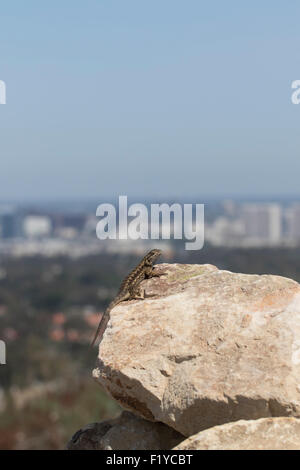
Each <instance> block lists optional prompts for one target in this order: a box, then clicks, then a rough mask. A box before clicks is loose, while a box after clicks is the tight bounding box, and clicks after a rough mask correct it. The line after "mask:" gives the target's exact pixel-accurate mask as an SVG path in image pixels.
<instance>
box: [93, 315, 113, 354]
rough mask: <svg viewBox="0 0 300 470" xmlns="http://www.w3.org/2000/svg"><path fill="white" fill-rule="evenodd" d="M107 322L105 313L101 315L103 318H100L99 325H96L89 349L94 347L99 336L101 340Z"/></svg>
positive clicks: (107, 318)
mask: <svg viewBox="0 0 300 470" xmlns="http://www.w3.org/2000/svg"><path fill="white" fill-rule="evenodd" d="M108 321H109V311H106V312H104V314H103V316H102V318H101V320H100V323H99V325H98V328H97V331H96V334H95V336H94V339H93V341H92V342H91V345H90V347H91V348H92V347H93V346H94V344H95V342H96V340H97V338H98V336H99V338H100V339H101V338H102V336H103V333H104V331H105V329H106V326H107V323H108Z"/></svg>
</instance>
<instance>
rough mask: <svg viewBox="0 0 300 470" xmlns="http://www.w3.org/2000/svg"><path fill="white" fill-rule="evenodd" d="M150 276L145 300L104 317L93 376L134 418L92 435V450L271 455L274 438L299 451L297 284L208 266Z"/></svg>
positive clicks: (175, 268) (299, 289)
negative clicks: (237, 451) (207, 450)
mask: <svg viewBox="0 0 300 470" xmlns="http://www.w3.org/2000/svg"><path fill="white" fill-rule="evenodd" d="M156 269H158V270H161V271H163V272H164V273H165V274H166V275H165V276H161V277H160V278H153V279H150V280H146V281H144V283H143V284H144V285H143V286H142V287H143V288H144V289H145V294H146V299H145V300H143V301H139V300H136V301H130V302H123V303H122V304H120V305H119V306H117V307H116V308H115V309H114V310H113V311H112V312H111V319H110V322H109V324H108V327H107V330H106V332H105V334H104V338H103V340H102V342H101V345H100V348H99V359H98V363H97V367H96V368H95V370H94V371H93V375H94V377H95V379H96V381H97V382H98V383H99V384H100V385H101V386H102V387H104V389H105V390H106V391H107V393H108V394H109V395H110V396H111V397H113V398H114V399H115V400H117V401H118V402H119V404H120V405H121V406H122V407H123V408H124V409H125V410H128V411H130V412H131V413H133V415H134V416H133V415H132V414H131V413H127V414H125V415H124V416H123V415H122V416H121V418H119V421H117V422H115V423H114V424H113V425H112V426H111V427H110V431H107V432H106V433H104V434H103V433H102V431H99V433H98V434H99V436H100V437H99V436H98V438H96V441H97V442H96V444H95V445H96V448H101V449H102V448H111V449H125V448H126V449H127V448H128V449H133V448H135V449H141V448H144V449H158V448H169V449H170V448H172V446H174V445H177V443H178V442H181V441H182V442H181V444H179V446H178V447H177V448H178V449H183V448H184V449H192V448H193V449H194V448H231V446H232V448H251V447H254V448H255V447H256V448H261V446H262V448H272V447H273V446H274V448H278V446H277V447H276V439H277V438H278V439H279V436H281V437H280V439H281V445H283V447H282V448H284V442H285V441H286V445H287V447H288V448H299V449H300V432H299V430H300V421H298V420H297V419H295V418H299V417H300V285H299V284H298V283H297V282H295V281H293V280H291V279H287V278H283V277H279V276H273V275H246V274H236V273H231V272H229V271H221V270H219V269H218V268H216V267H215V266H212V265H180V264H172V265H169V264H160V265H157V268H156ZM279 417H280V418H279ZM282 417H288V418H285V419H283V418H282ZM262 418H264V419H262ZM124 420H125V421H124ZM121 422H122V423H124V422H125V423H126V424H122V425H121V424H120V423H121ZM226 423H227V424H226ZM94 426H96V428H95V429H98V428H99V427H100V428H101V426H102V424H101V423H98V424H97V425H94ZM97 426H98V428H97ZM100 428H99V429H100ZM101 429H102V428H101ZM122 429H123V431H122ZM134 429H136V430H137V433H136V434H135V433H134ZM138 429H145V432H144V431H143V432H142V431H138ZM167 429H168V432H169V433H171V434H170V435H169V434H168V432H167ZM173 430H174V432H175V434H174V433H173ZM296 431H297V432H296ZM97 432H98V431H97ZM97 432H96V431H95V435H97ZM122 432H123V437H122ZM151 433H153V434H152V437H150V435H151ZM290 433H292V434H293V437H292V438H289V437H288V436H289V435H290ZM295 433H296V434H295ZM90 434H91V431H90ZM92 434H93V433H92ZM112 434H113V436H116V435H118V437H113V438H112V437H111V435H112ZM142 436H143V437H142ZM190 436H193V437H192V438H191V437H190ZM237 436H240V438H238V437H237ZM268 436H269V437H268ZM186 438H189V439H186ZM97 439H98V440H97ZM177 439H178V442H177V443H175V444H174V442H175V441H176V440H177ZM173 444H174V445H173ZM72 445H73V444H72V441H71V443H70V444H69V448H73V447H72ZM74 445H75V444H74ZM126 446H127V447H126ZM164 446H168V447H164ZM77 448H78V443H77ZM81 448H85V445H84V444H82V447H81Z"/></svg>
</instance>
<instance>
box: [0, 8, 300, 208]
mask: <svg viewBox="0 0 300 470" xmlns="http://www.w3.org/2000/svg"><path fill="white" fill-rule="evenodd" d="M299 12H300V4H299V2H296V1H293V0H290V2H289V3H288V4H287V3H286V2H283V1H268V0H265V1H264V2H259V1H253V2H251V3H250V2H248V4H246V2H240V1H230V0H229V1H227V2H224V1H211V2H201V1H199V0H198V1H194V0H188V1H186V2H184V1H183V0H182V1H177V0H163V1H161V0H160V1H158V0H151V1H141V0H126V1H124V0H109V1H108V0H106V1H101V0H87V1H85V2H81V1H76V0H73V1H70V0H61V1H56V0H53V1H51V2H41V1H38V0H35V1H33V0H28V1H26V2H24V1H14V0H12V1H10V2H2V4H1V6H0V80H4V81H5V82H6V85H7V104H6V105H0V161H1V167H0V201H1V200H10V199H12V200H30V199H35V200H47V199H51V200H55V199H59V198H63V199H73V198H75V199H79V200H83V199H88V198H96V199H97V198H98V199H99V201H100V198H101V200H103V198H107V199H108V198H110V197H115V196H118V195H119V194H127V195H128V196H134V197H140V198H145V197H150V198H151V197H153V196H155V197H159V198H162V199H163V198H167V197H179V198H180V197H182V198H186V197H195V198H197V200H201V197H202V198H203V197H218V196H244V195H262V196H267V195H269V194H270V195H274V194H276V195H289V194H293V195H294V194H298V195H299V173H300V155H299V153H300V132H299V130H300V129H299V127H300V105H298V106H297V105H293V104H292V103H291V94H292V90H291V83H292V81H293V80H296V79H300V60H299V59H300V56H299V52H300V50H299V49H300V47H299V46H300V44H299V36H300V34H299Z"/></svg>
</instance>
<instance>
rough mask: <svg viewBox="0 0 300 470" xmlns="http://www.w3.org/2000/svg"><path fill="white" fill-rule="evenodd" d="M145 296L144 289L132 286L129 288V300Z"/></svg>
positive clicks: (140, 298)
mask: <svg viewBox="0 0 300 470" xmlns="http://www.w3.org/2000/svg"><path fill="white" fill-rule="evenodd" d="M144 298H145V289H142V288H141V287H133V288H132V289H130V300H143V299H144Z"/></svg>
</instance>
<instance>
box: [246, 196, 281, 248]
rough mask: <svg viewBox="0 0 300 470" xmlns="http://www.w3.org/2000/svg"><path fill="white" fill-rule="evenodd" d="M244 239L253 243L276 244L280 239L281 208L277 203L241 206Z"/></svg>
mask: <svg viewBox="0 0 300 470" xmlns="http://www.w3.org/2000/svg"><path fill="white" fill-rule="evenodd" d="M241 218H242V221H243V224H244V230H245V239H246V240H247V242H249V243H250V244H253V245H261V244H268V245H278V244H280V242H281V240H282V210H281V207H280V205H279V204H275V203H274V204H272V203H260V204H258V203H256V204H254V203H252V204H244V205H243V206H242V208H241Z"/></svg>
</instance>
